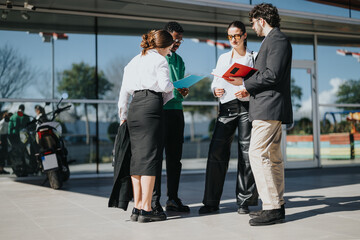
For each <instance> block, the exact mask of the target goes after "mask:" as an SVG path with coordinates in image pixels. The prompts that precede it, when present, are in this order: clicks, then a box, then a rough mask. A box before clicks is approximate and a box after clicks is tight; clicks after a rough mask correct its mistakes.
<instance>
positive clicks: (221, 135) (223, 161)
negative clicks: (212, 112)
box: [203, 99, 258, 206]
mask: <svg viewBox="0 0 360 240" xmlns="http://www.w3.org/2000/svg"><path fill="white" fill-rule="evenodd" d="M248 110H249V102H241V101H239V100H237V99H235V100H233V101H230V102H228V103H225V104H220V112H219V116H218V118H217V121H216V125H215V129H214V133H213V137H212V139H211V143H210V148H209V155H208V160H207V166H206V179H205V193H204V199H203V203H204V204H205V205H209V206H219V204H220V198H221V195H222V192H223V187H224V182H225V175H226V172H227V170H228V166H229V160H230V153H231V143H232V142H233V140H234V135H235V131H236V128H237V129H238V166H237V167H238V169H237V181H236V201H237V204H238V205H239V206H245V205H246V206H255V205H257V204H258V193H257V190H256V186H255V180H254V176H253V174H252V171H251V167H250V161H249V145H250V135H251V123H250V122H249V112H248Z"/></svg>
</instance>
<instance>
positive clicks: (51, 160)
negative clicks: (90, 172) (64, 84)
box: [32, 98, 71, 189]
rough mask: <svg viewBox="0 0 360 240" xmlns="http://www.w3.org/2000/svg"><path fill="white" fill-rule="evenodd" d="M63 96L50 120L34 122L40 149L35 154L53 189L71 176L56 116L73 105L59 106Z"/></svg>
mask: <svg viewBox="0 0 360 240" xmlns="http://www.w3.org/2000/svg"><path fill="white" fill-rule="evenodd" d="M62 100H63V98H61V100H60V101H59V102H58V103H57V105H56V109H55V110H54V111H53V112H52V113H51V115H52V117H51V118H50V120H49V121H48V122H44V123H42V122H40V119H34V120H33V121H32V123H37V127H36V142H37V144H38V148H39V151H38V153H36V154H35V156H36V158H37V160H38V163H39V166H40V169H41V170H42V171H43V172H44V173H46V175H47V178H48V180H49V183H50V186H51V188H53V189H59V188H61V187H62V185H63V182H65V181H67V180H68V179H69V177H70V169H69V163H68V161H67V155H68V151H67V149H66V147H65V144H64V141H63V138H62V137H61V134H62V127H61V124H60V123H59V122H56V121H54V120H55V118H56V117H57V116H58V115H59V114H60V113H61V112H63V111H66V110H69V109H70V107H71V105H67V106H65V107H62V108H61V107H59V106H60V104H61V102H62Z"/></svg>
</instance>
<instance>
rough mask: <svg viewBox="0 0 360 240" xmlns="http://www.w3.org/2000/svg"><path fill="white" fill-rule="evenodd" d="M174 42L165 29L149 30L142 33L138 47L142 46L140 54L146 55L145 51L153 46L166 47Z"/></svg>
mask: <svg viewBox="0 0 360 240" xmlns="http://www.w3.org/2000/svg"><path fill="white" fill-rule="evenodd" d="M173 43H174V40H173V37H172V36H171V34H170V33H169V32H168V31H166V30H151V31H150V32H148V33H146V34H143V35H142V41H141V44H140V47H142V48H143V50H142V51H141V55H143V56H144V55H146V53H147V51H148V50H150V49H155V48H167V47H169V46H171V44H173Z"/></svg>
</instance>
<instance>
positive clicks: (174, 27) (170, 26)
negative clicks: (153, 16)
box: [164, 22, 184, 33]
mask: <svg viewBox="0 0 360 240" xmlns="http://www.w3.org/2000/svg"><path fill="white" fill-rule="evenodd" d="M164 29H165V30H166V31H168V32H170V33H172V32H177V33H183V32H184V29H183V28H182V27H181V25H180V24H179V23H177V22H168V23H167V24H166V25H165V27H164Z"/></svg>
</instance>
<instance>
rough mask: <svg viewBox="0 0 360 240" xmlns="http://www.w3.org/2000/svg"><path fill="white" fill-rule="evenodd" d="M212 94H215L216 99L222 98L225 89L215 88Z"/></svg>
mask: <svg viewBox="0 0 360 240" xmlns="http://www.w3.org/2000/svg"><path fill="white" fill-rule="evenodd" d="M214 93H215V96H216V97H222V95H224V93H225V89H223V88H215V90H214Z"/></svg>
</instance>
